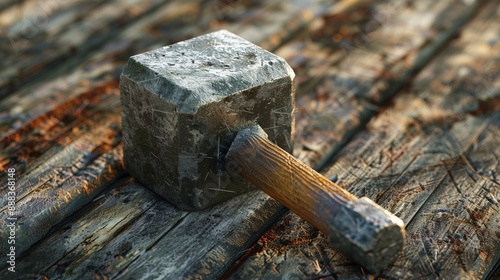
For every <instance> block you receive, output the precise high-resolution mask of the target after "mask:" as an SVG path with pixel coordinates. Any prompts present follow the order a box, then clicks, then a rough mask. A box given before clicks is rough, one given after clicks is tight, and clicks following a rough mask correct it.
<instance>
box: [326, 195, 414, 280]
mask: <svg viewBox="0 0 500 280" xmlns="http://www.w3.org/2000/svg"><path fill="white" fill-rule="evenodd" d="M330 229H331V230H330V235H329V241H330V245H331V246H332V247H334V248H336V249H337V250H339V251H340V252H342V253H344V254H345V255H347V256H349V257H351V258H352V259H353V260H355V261H356V262H357V263H359V264H361V265H362V266H363V267H364V268H366V269H367V270H368V271H369V272H371V273H377V272H379V271H380V270H381V269H382V268H384V267H386V266H387V265H388V264H390V263H393V262H394V260H395V259H396V258H397V256H398V254H399V252H400V251H401V250H402V249H403V245H404V239H405V231H404V224H403V221H401V219H399V218H398V217H396V216H395V215H393V214H391V213H390V212H388V211H387V210H385V209H384V208H382V207H380V206H379V205H377V204H375V202H373V201H372V200H370V199H368V198H366V197H362V198H359V199H356V200H353V201H349V202H348V203H347V204H346V205H345V206H344V207H342V208H341V209H340V211H339V212H338V213H337V215H335V218H334V219H333V222H332V223H331V224H330Z"/></svg>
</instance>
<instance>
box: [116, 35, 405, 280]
mask: <svg viewBox="0 0 500 280" xmlns="http://www.w3.org/2000/svg"><path fill="white" fill-rule="evenodd" d="M294 77H295V74H294V73H293V70H292V69H291V68H290V66H289V65H288V64H287V63H286V62H285V61H284V60H283V59H282V58H280V57H278V56H276V55H274V54H272V53H270V52H267V51H265V50H263V49H261V48H259V47H258V46H256V45H254V44H252V43H250V42H248V41H246V40H244V39H242V38H240V37H238V36H236V35H234V34H232V33H230V32H228V31H218V32H214V33H210V34H207V35H203V36H200V37H196V38H193V39H190V40H187V41H183V42H179V43H177V44H174V45H170V46H167V47H163V48H160V49H157V50H153V51H149V52H146V53H143V54H139V55H135V56H132V57H131V58H130V59H129V61H128V63H127V65H126V66H125V69H124V70H123V73H122V75H121V78H120V79H121V82H120V92H121V102H122V124H123V140H124V141H123V142H124V143H123V149H124V161H125V167H126V169H127V171H128V172H129V173H130V174H131V175H132V176H134V177H136V178H137V179H138V180H139V181H140V182H141V183H143V184H144V185H146V186H147V187H149V188H150V189H152V190H153V191H154V192H156V193H157V194H159V195H160V196H162V197H163V198H165V199H167V200H168V201H170V202H171V203H173V204H174V205H176V206H177V207H178V208H180V209H183V210H190V211H193V210H200V209H204V208H206V207H209V206H212V205H214V204H216V203H219V202H222V201H224V200H227V199H229V198H231V197H234V196H236V195H239V194H241V193H244V192H246V191H248V190H251V189H253V187H251V186H252V185H253V186H256V187H258V188H260V189H261V190H263V191H264V192H266V193H267V194H269V195H270V196H271V197H273V198H275V199H276V200H278V201H279V202H280V203H282V204H284V205H285V206H286V207H288V208H289V209H290V210H292V211H293V212H295V213H297V214H298V215H299V216H301V217H302V218H304V219H305V220H307V221H308V222H309V223H311V224H312V225H313V226H315V227H316V228H318V229H319V230H320V231H322V232H323V233H324V234H326V235H328V236H329V241H330V243H331V245H332V247H334V248H336V249H338V250H339V251H341V252H343V253H344V254H345V255H347V256H349V257H351V258H352V259H353V260H355V261H356V262H358V263H359V264H361V265H362V266H363V267H365V268H366V269H367V270H368V271H370V272H373V273H376V272H378V271H379V270H380V269H382V268H383V267H385V266H386V265H388V264H390V263H392V262H393V261H394V260H395V258H396V256H397V255H398V253H399V251H400V250H401V249H402V247H403V244H404V236H405V232H404V225H403V222H402V221H401V220H400V219H399V218H397V217H396V216H394V215H393V214H391V213H389V212H388V211H386V210H384V209H383V208H382V207H380V206H378V205H377V204H375V203H374V202H373V201H371V200H370V199H368V198H366V197H363V198H360V199H357V198H356V197H355V196H353V195H352V194H350V193H349V192H347V191H345V190H344V189H342V188H341V187H339V186H338V185H336V184H335V183H333V182H331V181H330V180H328V179H326V178H325V177H323V176H322V175H320V174H319V173H317V172H316V171H314V170H313V169H311V168H310V167H308V166H306V165H305V164H304V163H302V162H301V161H299V160H297V159H296V158H294V157H293V156H291V155H290V152H291V150H292V145H293V142H292V139H293V138H292V135H293V111H294V86H293V79H294ZM242 178H243V179H242Z"/></svg>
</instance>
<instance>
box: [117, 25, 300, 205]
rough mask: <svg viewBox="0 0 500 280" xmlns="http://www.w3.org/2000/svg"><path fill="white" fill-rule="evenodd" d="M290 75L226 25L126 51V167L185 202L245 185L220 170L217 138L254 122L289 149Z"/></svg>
mask: <svg viewBox="0 0 500 280" xmlns="http://www.w3.org/2000/svg"><path fill="white" fill-rule="evenodd" d="M294 77H295V74H294V73H293V70H292V69H291V68H290V66H288V64H287V63H286V62H285V61H284V60H283V59H282V58H280V57H278V56H276V55H274V54H272V53H270V52H267V51H265V50H263V49H262V48H260V47H258V46H256V45H254V44H252V43H250V42H248V41H246V40H244V39H242V38H240V37H238V36H236V35H234V34H232V33H230V32H228V31H218V32H214V33H210V34H207V35H203V36H200V37H196V38H193V39H190V40H187V41H183V42H179V43H177V44H174V45H171V46H167V47H163V48H160V49H157V50H153V51H149V52H146V53H143V54H139V55H135V56H132V57H131V58H130V59H129V61H128V63H127V65H126V66H125V69H124V70H123V73H122V75H121V80H120V92H121V102H122V125H123V128H122V130H123V139H124V161H125V167H126V169H127V171H128V172H129V173H130V174H131V175H132V176H134V177H136V178H137V179H138V180H139V181H140V182H141V183H143V184H144V185H146V186H148V187H149V188H151V189H152V190H153V191H155V192H156V193H157V194H159V195H160V196H162V197H163V198H165V199H167V200H168V201H170V202H171V203H173V204H174V205H176V206H177V207H179V208H180V209H183V210H199V209H203V208H206V207H209V206H211V205H214V204H216V203H219V202H222V201H224V200H227V199H229V198H231V197H234V196H236V195H238V194H241V193H242V192H245V191H247V190H249V189H251V187H250V184H248V183H242V182H236V183H235V182H233V180H231V179H230V176H228V175H227V174H226V172H225V171H224V168H223V167H222V165H223V162H221V158H223V156H220V155H221V153H222V152H223V151H222V149H224V148H227V147H224V143H223V142H224V140H225V139H227V138H228V137H229V136H230V135H234V134H235V132H236V131H238V130H239V129H240V128H243V127H246V126H247V124H248V123H257V124H259V125H260V126H261V127H263V128H264V129H265V131H266V133H267V134H268V135H269V139H270V140H271V141H272V142H274V143H276V144H278V145H279V146H280V147H282V148H283V149H285V150H287V151H291V149H292V134H293V132H292V129H293V108H294V96H293V94H294V87H293V79H294Z"/></svg>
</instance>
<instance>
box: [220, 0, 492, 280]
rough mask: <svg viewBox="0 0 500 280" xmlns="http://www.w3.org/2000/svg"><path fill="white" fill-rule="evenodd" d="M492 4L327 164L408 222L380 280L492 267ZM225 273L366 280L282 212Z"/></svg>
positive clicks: (462, 274) (461, 274)
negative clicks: (403, 237) (392, 260)
mask: <svg viewBox="0 0 500 280" xmlns="http://www.w3.org/2000/svg"><path fill="white" fill-rule="evenodd" d="M499 12H500V9H499V5H498V1H490V2H489V3H488V5H486V6H485V7H484V8H483V9H482V12H481V14H479V15H478V16H476V17H475V19H474V21H473V22H472V23H471V24H470V25H468V26H467V27H466V28H465V29H464V31H463V32H462V34H461V36H460V38H459V39H458V40H457V41H455V42H454V44H453V45H452V47H450V48H448V49H447V50H446V52H445V53H444V54H443V55H441V56H440V57H438V58H437V59H436V60H435V61H433V63H432V64H431V65H430V66H429V67H427V68H425V70H424V71H423V72H422V73H421V74H420V75H419V76H418V77H417V78H416V79H415V80H414V82H413V85H412V88H411V90H408V91H406V92H405V94H404V95H399V96H397V97H396V99H395V100H394V105H393V106H391V107H389V108H388V109H386V110H385V111H383V112H381V113H380V114H379V115H378V116H377V117H376V118H375V119H373V120H372V122H370V123H369V125H368V128H367V130H365V131H363V132H361V133H360V134H358V135H357V136H356V137H355V138H354V139H353V141H351V142H350V143H349V144H348V145H347V146H346V147H345V149H343V150H342V151H341V153H340V154H339V155H338V156H337V158H336V159H335V163H334V164H333V165H332V166H329V167H328V168H326V171H325V172H324V173H325V175H326V176H328V177H331V178H333V180H335V181H337V182H338V183H339V184H340V185H341V186H343V187H345V188H347V189H348V190H349V191H350V192H353V193H354V194H356V195H358V196H368V197H370V198H372V199H374V200H375V201H377V202H378V203H379V204H381V205H382V206H384V207H386V208H387V209H389V210H391V211H393V212H394V213H396V214H397V215H398V216H400V217H401V218H402V219H403V220H404V221H405V223H406V224H407V231H408V240H407V244H406V249H405V251H404V252H403V254H402V255H401V256H400V258H399V260H398V261H396V263H395V264H394V265H393V266H391V267H389V268H388V269H387V270H384V271H382V273H381V274H380V275H378V276H379V277H381V278H396V279H415V278H445V279H446V278H449V277H458V278H461V279H478V278H482V277H485V276H486V275H488V274H489V273H491V271H492V269H493V268H494V266H495V263H498V254H499V251H500V242H498V232H499V231H498V229H499V225H498V201H497V200H498V199H497V197H498V195H500V193H499V191H498V188H497V187H498V184H499V183H498V180H497V175H496V174H498V172H499V171H500V161H499V156H498V155H499V154H500V151H498V139H499V133H500V113H499V110H500V90H499V88H500V79H499V77H498V71H497V70H496V69H498V61H499V55H498V43H497V42H498V41H499V39H500V37H499V34H498V32H497V30H498V28H499V24H500V22H499V21H498V13H499ZM238 265H240V267H239V269H238V268H237V267H235V268H234V270H233V271H232V272H231V275H228V276H231V277H232V278H234V279H241V278H249V277H252V278H254V277H255V278H265V279H273V278H281V277H283V276H287V277H292V278H293V277H298V278H322V277H335V279H343V278H348V279H352V278H361V279H364V278H370V277H373V276H368V275H367V274H366V272H364V271H363V270H362V269H361V268H360V267H359V266H357V265H355V264H353V263H352V262H351V261H349V260H347V259H346V258H345V257H343V256H342V255H341V254H339V253H338V252H336V251H335V250H333V249H331V248H329V247H328V244H327V239H326V238H325V237H324V236H323V235H321V234H319V232H318V231H317V230H316V229H314V228H312V227H311V226H310V225H308V224H307V223H305V222H304V221H303V220H302V219H300V218H299V217H297V216H296V215H295V214H292V213H290V214H287V215H286V216H285V217H284V218H283V219H282V220H280V221H279V222H278V223H277V224H276V225H275V226H274V227H273V228H272V229H270V231H268V232H267V233H266V234H264V236H263V237H262V238H261V239H260V240H259V241H258V242H257V243H256V244H255V245H254V247H253V248H252V249H251V250H250V251H249V253H248V254H247V255H246V256H245V258H243V259H241V260H240V262H239V263H238Z"/></svg>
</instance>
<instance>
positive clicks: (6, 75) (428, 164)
mask: <svg viewBox="0 0 500 280" xmlns="http://www.w3.org/2000/svg"><path fill="white" fill-rule="evenodd" d="M284 2H285V1H279V0H270V1H245V0H235V1H224V0H216V1H193V0H187V1H180V0H179V1H168V2H167V1H165V2H163V1H159V0H145V1H139V0H129V1H118V0H108V1H82V0H73V1H57V0H53V1H45V2H42V1H36V0H25V1H18V2H14V1H4V0H1V1H0V27H1V28H0V33H1V35H2V36H0V38H1V39H0V42H1V44H0V48H1V52H0V57H1V61H2V67H1V68H0V98H1V99H0V167H1V169H2V170H3V171H2V173H1V174H0V180H1V181H2V184H1V186H0V207H1V208H0V209H1V210H0V211H1V218H2V219H1V221H0V236H1V238H0V241H1V242H2V244H0V248H1V252H0V253H1V254H0V263H1V265H0V267H1V270H0V278H1V279H28V278H37V279H122V278H123V279H179V278H187V279H200V278H207V279H211V278H217V277H224V278H231V279H255V278H262V279H274V278H283V279H359V278H363V279H364V278H367V279H373V278H384V279H387V278H394V279H422V278H423V279H436V278H439V279H441V278H442V279H450V278H454V279H480V278H494V277H495V270H498V267H499V264H500V254H499V251H500V214H499V201H498V200H499V199H500V145H499V143H500V141H499V139H500V33H499V30H500V3H499V1H498V0H490V1H486V0H483V1H481V0H476V1H474V0H472V1H469V0H467V1H465V0H463V1H458V0H443V1H432V0H420V1H408V0H405V1H397V0H386V1H371V0H344V1H326V0H308V1H300V4H299V1H295V2H294V4H291V3H284ZM219 29H228V30H230V31H231V32H234V33H236V34H238V35H240V36H242V37H244V38H246V39H247V40H250V41H252V42H254V43H256V44H259V45H260V46H262V47H263V48H265V49H268V50H270V51H272V52H275V53H276V54H278V55H280V56H282V57H284V58H285V59H286V60H287V61H288V62H289V63H290V64H291V66H292V67H293V68H294V70H295V71H296V74H297V78H296V82H297V88H298V89H297V100H296V105H297V112H296V137H295V149H294V155H295V156H297V157H299V158H300V159H302V160H303V161H305V162H306V163H307V164H308V165H310V166H313V167H315V168H316V169H318V170H320V171H321V172H322V173H323V174H325V175H326V176H327V177H329V178H331V180H334V181H336V182H337V183H338V184H340V185H341V186H342V187H344V188H346V189H348V190H349V191H350V192H352V193H354V194H355V195H357V196H368V197H369V198H371V199H373V200H374V201H376V202H377V203H379V204H380V205H382V206H383V207H385V208H387V209H389V210H390V211H392V212H393V213H395V214H396V215H397V216H399V217H400V218H401V219H403V220H404V222H405V224H406V227H407V232H408V238H407V242H406V248H405V250H404V251H403V252H402V253H401V255H400V256H399V258H398V260H397V261H396V262H395V263H394V264H393V265H391V266H390V267H388V268H387V269H385V270H383V271H382V272H381V273H380V274H378V275H369V274H367V273H366V272H365V271H363V269H362V268H360V267H359V266H357V265H356V264H354V263H352V262H351V261H349V260H348V259H346V258H345V257H344V256H342V255H341V254H339V253H338V252H336V251H335V250H333V249H331V248H328V246H327V242H326V238H325V236H323V235H322V234H320V233H319V232H318V231H317V230H316V229H314V228H312V227H311V226H310V225H309V224H307V223H306V222H304V221H303V220H302V219H300V218H299V217H297V216H296V215H295V214H293V213H290V212H289V211H287V210H286V209H284V207H283V206H281V205H279V204H278V203H277V202H276V201H274V200H273V199H271V198H269V197H268V196H267V195H265V194H263V193H262V192H259V191H252V192H250V193H248V194H245V195H242V196H239V197H237V198H235V199H233V200H231V201H228V202H226V203H223V204H221V205H218V206H216V207H213V208H211V209H208V210H206V211H201V212H193V213H188V212H183V211H179V210H177V209H176V208H174V207H173V206H172V205H170V204H168V203H167V202H166V201H164V200H162V199H160V198H159V197H157V196H156V195H155V194H154V193H152V192H151V191H149V190H148V189H147V188H145V187H144V186H141V185H140V184H138V183H137V182H136V181H135V180H134V179H133V178H131V177H129V176H127V174H125V172H124V171H123V163H122V150H121V133H120V126H121V124H120V102H119V91H118V77H119V74H120V72H121V70H122V67H123V66H124V63H125V62H126V60H127V58H128V57H129V56H131V55H133V54H137V53H141V52H144V51H146V50H150V49H154V48H158V47H160V46H164V45H167V44H171V43H174V42H177V41H180V40H184V39H188V38H191V37H193V36H197V35H200V34H204V33H207V32H209V31H213V30H219ZM9 168H13V169H15V172H14V178H15V179H16V181H15V182H16V185H15V200H16V205H15V208H16V209H15V213H14V216H12V217H15V218H17V220H16V228H15V231H14V232H15V242H16V243H15V254H16V256H15V257H16V259H15V271H16V272H15V273H12V272H10V271H9V270H8V268H9V267H10V265H9V264H8V263H6V261H7V260H8V258H9V257H8V256H7V253H9V251H10V248H9V246H10V245H9V244H7V240H8V237H9V235H10V231H9V229H8V223H9V220H8V218H9V217H11V216H10V214H9V209H8V207H7V206H8V198H9V195H8V191H9V190H8V188H7V187H8V181H9V180H8V179H9V172H8V170H9ZM13 169H11V170H13ZM11 174H12V173H11Z"/></svg>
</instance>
